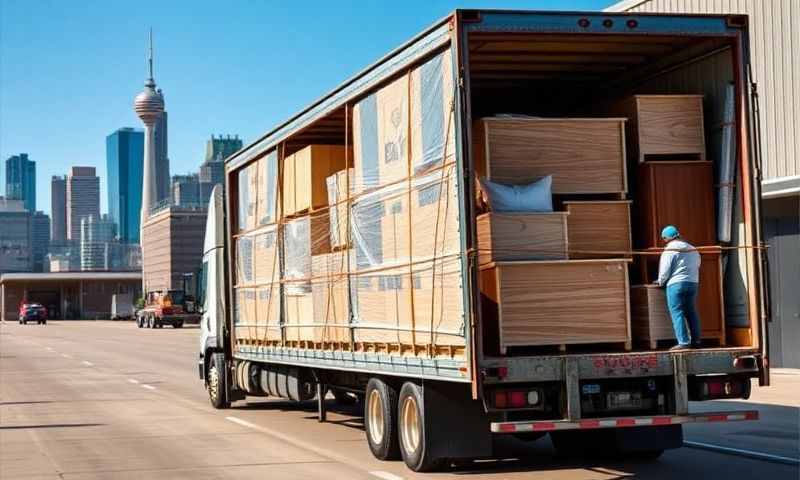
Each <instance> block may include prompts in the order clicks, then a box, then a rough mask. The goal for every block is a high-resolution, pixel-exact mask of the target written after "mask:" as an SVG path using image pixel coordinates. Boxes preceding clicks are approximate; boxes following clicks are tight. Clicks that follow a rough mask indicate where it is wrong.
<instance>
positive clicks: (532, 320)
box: [480, 259, 631, 354]
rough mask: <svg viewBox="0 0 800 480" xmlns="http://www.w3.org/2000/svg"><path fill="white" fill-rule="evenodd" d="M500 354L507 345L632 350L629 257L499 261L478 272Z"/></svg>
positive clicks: (483, 267) (487, 320)
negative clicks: (606, 346)
mask: <svg viewBox="0 0 800 480" xmlns="http://www.w3.org/2000/svg"><path fill="white" fill-rule="evenodd" d="M480 284H481V294H482V297H481V302H482V303H484V302H485V303H486V304H487V306H493V307H494V310H495V314H494V315H490V316H487V315H486V313H483V312H484V310H483V309H482V314H483V315H484V319H483V320H484V321H485V322H487V323H488V322H491V321H492V318H491V317H495V318H496V322H497V323H496V329H495V330H496V334H497V337H498V340H499V349H500V352H501V353H503V354H505V353H506V350H507V348H508V347H532V346H538V345H558V346H565V345H572V344H588V343H612V342H613V343H616V342H619V343H620V344H623V345H624V347H625V349H627V350H629V349H630V348H631V335H630V316H629V298H628V295H629V293H628V264H627V260H623V259H620V260H555V261H531V262H528V261H516V262H495V263H490V264H488V265H484V266H482V267H481V270H480Z"/></svg>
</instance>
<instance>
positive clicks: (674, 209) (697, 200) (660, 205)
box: [636, 161, 716, 248]
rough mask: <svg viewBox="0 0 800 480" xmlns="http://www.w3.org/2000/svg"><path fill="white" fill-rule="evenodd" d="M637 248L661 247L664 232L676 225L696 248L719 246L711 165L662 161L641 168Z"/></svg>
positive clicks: (639, 173)
mask: <svg viewBox="0 0 800 480" xmlns="http://www.w3.org/2000/svg"><path fill="white" fill-rule="evenodd" d="M637 183H638V185H639V189H638V192H637V196H636V201H637V206H638V209H637V210H638V220H639V221H638V223H639V227H638V228H637V242H636V243H637V244H638V245H639V246H640V247H641V248H657V247H662V246H663V242H662V241H661V229H663V228H664V227H665V226H667V225H675V226H676V227H677V228H678V230H679V231H680V232H681V237H683V238H684V239H686V241H688V242H689V243H691V244H692V245H696V246H703V245H714V244H716V212H715V211H714V169H713V166H712V162H698V161H685V162H684V161H663V162H645V163H642V164H640V165H639V169H638V179H637Z"/></svg>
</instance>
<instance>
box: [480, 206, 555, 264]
mask: <svg viewBox="0 0 800 480" xmlns="http://www.w3.org/2000/svg"><path fill="white" fill-rule="evenodd" d="M567 216H568V214H567V213H566V212H549V213H495V212H490V213H484V214H483V215H479V216H478V218H477V230H478V262H479V264H481V265H483V264H486V263H490V262H494V261H502V260H554V259H566V258H567V222H568V220H567Z"/></svg>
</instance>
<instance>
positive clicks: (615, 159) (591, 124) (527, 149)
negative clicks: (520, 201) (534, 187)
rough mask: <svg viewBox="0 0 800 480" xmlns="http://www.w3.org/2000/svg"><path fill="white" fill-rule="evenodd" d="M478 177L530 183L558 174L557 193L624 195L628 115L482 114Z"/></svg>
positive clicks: (477, 128)
mask: <svg viewBox="0 0 800 480" xmlns="http://www.w3.org/2000/svg"><path fill="white" fill-rule="evenodd" d="M473 139H474V148H473V151H474V154H475V169H476V173H477V174H478V176H479V177H487V178H489V179H491V180H494V181H496V182H500V183H507V184H527V183H530V182H532V181H534V180H537V179H539V178H542V177H545V176H547V175H552V176H553V185H552V189H553V193H554V194H582V193H583V194H590V193H624V192H626V191H627V189H628V187H627V178H626V171H625V119H624V118H499V117H493V118H483V119H480V120H477V121H476V122H475V123H474V125H473Z"/></svg>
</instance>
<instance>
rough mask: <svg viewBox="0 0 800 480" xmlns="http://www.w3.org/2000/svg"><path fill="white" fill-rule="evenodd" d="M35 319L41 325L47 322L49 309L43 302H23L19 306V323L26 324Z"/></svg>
mask: <svg viewBox="0 0 800 480" xmlns="http://www.w3.org/2000/svg"><path fill="white" fill-rule="evenodd" d="M33 321H35V322H36V323H37V324H39V325H45V324H47V309H46V308H44V305H42V304H41V303H23V304H22V306H21V307H19V323H20V324H23V325H25V324H27V323H28V322H33Z"/></svg>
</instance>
